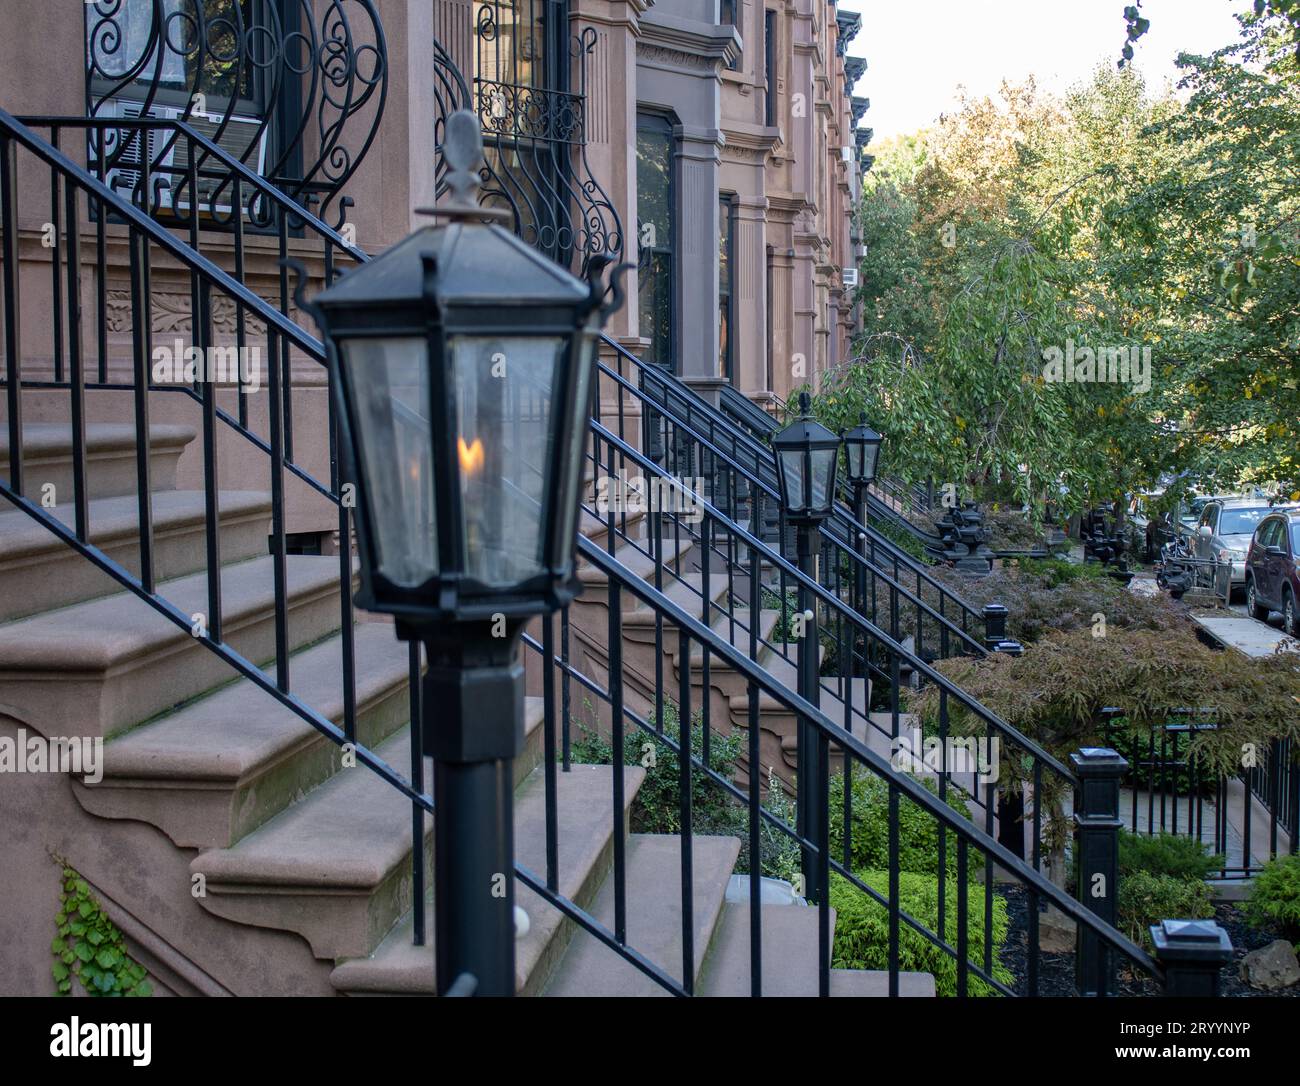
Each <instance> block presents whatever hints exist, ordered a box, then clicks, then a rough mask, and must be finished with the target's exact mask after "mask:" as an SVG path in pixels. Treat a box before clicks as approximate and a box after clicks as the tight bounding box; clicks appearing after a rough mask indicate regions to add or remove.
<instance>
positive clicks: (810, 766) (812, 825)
mask: <svg viewBox="0 0 1300 1086" xmlns="http://www.w3.org/2000/svg"><path fill="white" fill-rule="evenodd" d="M811 410H812V403H811V401H810V399H809V397H808V393H806V392H805V393H802V394H801V395H800V397H799V411H800V414H801V416H802V417H801V418H799V419H797V420H796V421H795V422H792V423H791V424H790V425H789V426H787V427H786V428H785V429H784V430H782V431H781V432H780V433H779V434H777V435H776V436H774V437H773V438H772V448H773V450H774V451H775V452H776V476H777V483H778V485H779V487H780V491H781V505H782V506H783V508H784V509H785V515H786V519H787V520H789V522H790V523H791V524H793V525H794V526H795V529H796V532H797V537H798V559H799V570H800V572H801V573H803V574H804V575H805V576H806V577H807V578H808V580H816V577H817V567H816V564H815V561H814V542H815V539H816V534H817V526H818V525H819V524H820V523H821V522H822V521H823V520H825V519H826V518H827V517H828V516H830V514H831V509H832V507H833V506H834V502H835V471H836V468H837V466H838V463H839V453H840V439H839V438H838V437H837V436H836V435H835V434H833V433H832V432H831V431H830V430H828V429H826V427H825V426H823V425H822V424H821V423H820V422H818V421H817V420H816V419H814V418H813V417H812V415H811V413H810V412H811ZM799 611H800V613H801V614H802V615H803V616H804V627H803V637H801V638H800V639H799V650H798V669H799V696H800V697H802V698H803V699H804V700H805V701H808V702H811V703H812V704H813V705H818V704H820V701H821V699H820V691H821V680H820V678H819V676H818V666H819V659H818V657H819V653H818V638H817V611H816V608H815V607H814V606H813V595H812V592H811V590H810V589H809V588H808V587H807V583H806V582H803V583H801V584H800V586H799ZM798 751H799V752H798V759H799V790H798V793H797V795H796V797H795V816H796V822H797V826H796V829H797V830H798V832H799V835H800V836H801V837H802V838H803V839H804V840H806V841H812V842H821V843H822V844H823V845H824V844H825V843H826V840H827V827H826V825H825V820H826V813H827V811H826V807H827V804H826V797H824V796H820V795H819V793H820V782H821V780H822V777H823V774H824V772H825V765H826V761H827V759H828V757H829V751H828V747H827V742H826V738H825V736H824V735H822V734H821V733H820V732H818V733H817V734H816V735H814V734H813V729H812V727H811V725H810V724H809V723H808V721H807V720H804V719H802V718H801V719H800V721H799V748H798ZM803 869H804V881H805V883H806V884H807V885H806V889H807V896H808V897H809V898H810V899H811V900H813V901H821V900H822V898H823V896H824V895H825V893H826V889H827V888H826V887H825V886H822V885H821V881H822V880H821V869H822V865H821V864H816V863H814V861H813V854H812V853H811V852H810V851H809V849H807V848H804V849H803Z"/></svg>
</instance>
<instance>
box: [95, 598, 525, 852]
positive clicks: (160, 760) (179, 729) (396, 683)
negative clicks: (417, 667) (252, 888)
mask: <svg viewBox="0 0 1300 1086" xmlns="http://www.w3.org/2000/svg"><path fill="white" fill-rule="evenodd" d="M342 653H343V637H342V634H341V633H338V634H334V635H333V636H331V637H329V638H327V639H326V640H324V641H320V642H317V643H316V644H315V645H312V646H310V647H308V648H305V649H302V650H300V651H299V652H297V653H295V654H293V655H292V656H291V657H290V658H289V680H290V682H289V687H290V691H291V692H297V691H302V692H304V695H305V696H306V697H308V698H309V700H310V704H311V706H312V708H313V709H315V710H316V711H317V712H318V713H320V714H321V715H322V716H324V717H326V718H327V719H329V720H331V721H333V722H334V723H335V724H337V725H338V726H339V727H340V728H341V727H342V722H343V668H342ZM354 660H355V664H356V684H357V686H356V697H357V739H358V741H359V742H361V743H363V744H364V745H366V746H369V747H373V746H374V745H376V744H378V743H381V742H383V741H384V740H386V739H387V738H388V737H389V736H391V735H392V734H394V733H395V732H396V731H397V730H398V729H399V728H403V727H405V726H406V725H407V722H408V721H409V720H410V706H409V701H408V697H407V676H408V658H407V647H406V645H405V644H403V643H402V642H399V641H398V640H397V639H396V638H394V637H393V632H392V627H391V626H389V625H387V624H386V623H363V624H361V625H359V626H357V627H356V628H355V633H354ZM268 670H269V673H270V674H272V675H274V667H272V668H270V669H268ZM538 711H540V710H538ZM339 762H340V752H339V748H338V747H337V746H336V745H335V744H334V743H333V742H332V741H331V740H329V739H327V738H326V737H325V736H323V735H322V734H321V733H320V732H318V731H317V730H316V729H315V728H313V727H312V726H311V725H310V724H308V723H307V722H306V721H305V720H303V719H302V718H301V717H300V716H298V714H297V713H295V712H293V710H291V709H289V708H288V707H287V706H284V705H282V704H280V703H279V702H277V701H276V700H275V699H274V698H273V697H272V696H271V695H270V694H268V693H266V692H265V691H264V690H262V689H261V688H260V687H258V686H256V685H254V684H253V683H252V682H251V681H249V680H248V679H239V680H238V681H236V682H234V683H230V684H227V685H226V686H223V687H221V688H220V689H218V690H216V691H215V692H213V693H211V694H209V695H207V696H206V697H203V698H199V699H197V700H195V701H192V702H189V703H188V704H186V705H183V706H181V708H179V709H177V710H176V711H174V712H172V713H168V714H167V715H166V716H164V717H161V718H160V719H156V720H154V721H152V722H150V723H148V724H146V725H144V726H143V727H139V728H134V729H132V730H131V731H129V732H126V733H124V734H122V735H119V736H116V737H114V738H112V739H110V740H109V741H108V743H107V744H105V747H104V778H103V780H102V781H100V782H99V783H98V784H94V785H86V784H78V785H77V786H76V792H77V798H78V799H79V800H80V802H81V805H82V806H83V807H85V808H86V809H87V810H88V811H90V812H91V813H92V814H96V815H99V816H100V817H106V818H134V819H137V820H139V821H143V822H149V823H152V824H153V825H155V826H157V827H158V828H159V829H161V830H162V831H163V832H164V833H165V834H167V836H168V837H170V838H171V839H172V842H173V843H174V844H177V845H179V846H181V847H183V848H224V847H228V846H230V845H233V844H234V843H235V842H236V841H238V840H239V839H240V838H241V837H244V836H246V835H247V834H248V833H251V832H252V831H253V830H255V829H256V828H257V827H258V826H260V825H262V823H264V822H266V821H267V820H268V819H270V818H272V817H274V816H275V815H276V814H277V813H278V812H279V811H281V810H283V809H284V808H286V807H288V806H289V805H290V804H291V803H293V802H295V801H296V800H299V799H301V798H302V797H303V796H304V795H305V794H306V793H307V792H309V791H310V790H311V789H312V788H314V787H315V786H316V785H318V784H320V783H322V782H323V781H325V780H326V779H328V777H330V776H331V775H332V774H333V773H335V772H337V771H338V769H339Z"/></svg>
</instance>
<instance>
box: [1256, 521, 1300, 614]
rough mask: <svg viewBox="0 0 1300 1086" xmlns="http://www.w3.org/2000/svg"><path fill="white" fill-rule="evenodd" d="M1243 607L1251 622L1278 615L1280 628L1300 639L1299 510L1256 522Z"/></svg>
mask: <svg viewBox="0 0 1300 1086" xmlns="http://www.w3.org/2000/svg"><path fill="white" fill-rule="evenodd" d="M1246 607H1247V609H1248V610H1249V611H1250V613H1251V615H1252V616H1253V617H1254V618H1257V619H1260V620H1261V621H1263V620H1265V619H1267V618H1268V613H1269V612H1270V611H1281V612H1282V625H1283V627H1284V628H1285V630H1286V632H1287V633H1288V634H1290V635H1291V636H1292V637H1300V510H1297V509H1287V510H1279V511H1278V512H1276V513H1270V514H1269V515H1268V516H1267V517H1265V518H1264V519H1263V520H1261V521H1260V522H1259V525H1258V527H1256V529H1255V534H1254V536H1253V537H1252V538H1251V541H1250V550H1249V551H1248V552H1247V554H1246Z"/></svg>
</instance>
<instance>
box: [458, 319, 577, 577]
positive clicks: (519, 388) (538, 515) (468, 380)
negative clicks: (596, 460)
mask: <svg viewBox="0 0 1300 1086" xmlns="http://www.w3.org/2000/svg"><path fill="white" fill-rule="evenodd" d="M566 343H567V340H566V339H565V338H563V337H560V336H470V335H458V336H452V337H451V338H450V340H449V342H448V347H449V351H450V356H451V365H452V379H453V381H454V383H455V389H456V407H457V419H456V423H457V433H456V434H455V436H454V441H455V449H454V453H453V455H455V456H456V457H457V459H458V461H459V466H460V473H459V474H460V486H461V503H462V504H461V508H462V510H463V512H464V515H463V518H462V522H461V539H462V541H463V544H464V553H465V573H466V575H467V576H469V577H472V578H474V579H475V580H478V581H480V582H482V583H483V584H485V585H490V586H493V587H497V588H501V587H508V586H511V585H515V584H518V583H519V582H521V581H525V580H527V579H528V578H530V577H533V576H535V575H536V574H538V573H541V572H542V571H543V570H544V569H545V564H544V560H545V557H546V556H545V553H544V552H545V541H544V538H543V531H544V526H545V524H546V514H547V512H548V510H547V498H548V495H547V492H546V491H547V483H548V472H549V470H550V467H551V465H552V464H553V463H554V457H555V455H556V452H557V450H556V449H555V448H553V446H552V442H553V439H554V435H553V434H552V432H551V431H552V426H551V419H552V416H553V408H554V406H555V393H556V392H557V391H560V390H557V389H556V388H555V386H554V383H555V380H556V376H557V374H558V372H559V371H560V369H561V364H562V362H563V351H564V348H565V345H566Z"/></svg>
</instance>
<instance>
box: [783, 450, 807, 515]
mask: <svg viewBox="0 0 1300 1086" xmlns="http://www.w3.org/2000/svg"><path fill="white" fill-rule="evenodd" d="M780 457H781V474H782V475H783V476H784V477H785V506H786V511H787V512H790V513H802V512H803V511H804V509H805V508H806V507H807V504H808V503H807V499H806V498H805V497H804V480H803V474H804V451H803V449H790V450H789V451H785V450H782V452H781V453H780Z"/></svg>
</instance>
